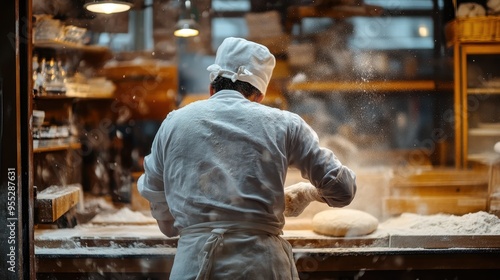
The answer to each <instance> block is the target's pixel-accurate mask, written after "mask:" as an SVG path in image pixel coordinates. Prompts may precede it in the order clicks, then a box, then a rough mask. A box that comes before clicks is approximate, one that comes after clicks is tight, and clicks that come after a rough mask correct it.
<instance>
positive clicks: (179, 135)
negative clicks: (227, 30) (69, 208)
mask: <svg viewBox="0 0 500 280" xmlns="http://www.w3.org/2000/svg"><path fill="white" fill-rule="evenodd" d="M275 63H276V61H275V58H274V56H273V55H272V54H271V53H270V52H269V50H268V49H267V48H266V47H265V46H262V45H260V44H257V43H254V42H251V41H247V40H245V39H241V38H233V37H231V38H226V39H225V40H224V41H223V42H222V44H221V45H220V47H219V48H218V50H217V54H216V57H215V64H213V65H210V66H209V67H208V68H207V70H208V71H209V72H210V81H211V83H210V88H209V90H210V98H208V99H207V100H201V101H196V102H193V103H191V104H189V105H187V106H185V107H183V108H181V109H178V110H175V111H172V112H170V113H169V114H168V116H167V117H166V118H165V120H164V121H163V123H162V124H161V126H160V128H159V130H158V132H157V134H156V136H155V139H154V140H153V143H152V147H151V153H150V154H149V155H148V156H146V157H145V159H144V174H143V175H142V176H141V177H140V178H139V180H138V184H137V185H138V190H139V192H140V194H141V195H142V196H143V197H145V198H146V199H148V200H149V201H150V204H151V213H152V216H153V217H154V218H155V219H156V220H157V221H158V226H159V228H160V230H161V231H162V232H163V233H164V234H165V235H167V236H176V235H178V234H179V235H180V238H179V241H178V247H177V253H176V255H175V260H174V264H173V268H172V271H171V275H170V279H266V280H267V279H299V278H298V273H297V270H296V267H295V263H294V260H293V256H292V248H291V246H290V244H289V243H288V242H287V241H286V240H284V239H283V238H282V237H281V236H280V235H281V234H282V228H283V226H284V223H285V218H284V216H285V215H284V213H286V214H287V215H290V216H294V215H298V214H300V212H302V210H303V209H304V208H305V206H307V205H308V204H309V203H310V202H311V201H313V200H317V201H321V202H325V203H327V204H328V205H330V206H332V207H342V206H345V205H347V204H349V203H350V202H351V201H352V199H353V197H354V195H355V192H356V183H355V174H354V173H353V172H352V171H351V170H350V169H349V168H347V167H346V166H344V165H342V163H341V162H339V160H338V159H337V157H336V156H335V155H334V153H333V152H332V151H331V150H329V149H326V148H322V147H320V146H319V143H318V137H317V134H316V133H315V132H314V131H313V130H312V129H311V127H309V126H308V125H307V124H306V122H305V121H304V120H303V119H302V118H300V117H299V116H298V115H297V114H294V113H291V112H288V111H284V110H279V109H276V108H271V107H268V106H265V105H262V104H260V102H261V101H262V100H263V98H264V96H265V93H266V89H267V86H268V84H269V80H270V78H271V75H272V72H273V69H274V66H275ZM289 166H292V167H296V168H298V169H299V170H300V171H301V174H302V176H303V177H304V178H305V179H308V180H309V181H310V182H311V184H299V185H296V186H291V187H289V188H286V189H287V191H286V194H285V188H284V182H285V177H286V174H287V170H288V167H289ZM285 197H286V198H285ZM285 201H286V203H285Z"/></svg>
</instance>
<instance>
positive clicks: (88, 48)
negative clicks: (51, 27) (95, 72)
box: [33, 40, 110, 53]
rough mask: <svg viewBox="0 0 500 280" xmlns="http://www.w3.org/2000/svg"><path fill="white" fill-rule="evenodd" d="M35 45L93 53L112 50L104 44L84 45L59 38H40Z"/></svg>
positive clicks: (37, 46)
mask: <svg viewBox="0 0 500 280" xmlns="http://www.w3.org/2000/svg"><path fill="white" fill-rule="evenodd" d="M33 45H34V47H36V48H51V49H56V50H63V49H67V50H75V51H84V52H93V53H107V52H110V50H109V49H108V48H106V47H103V46H96V45H82V44H76V43H71V42H65V41H58V40H39V41H35V42H34V44H33Z"/></svg>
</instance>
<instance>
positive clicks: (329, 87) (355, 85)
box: [288, 80, 448, 93]
mask: <svg viewBox="0 0 500 280" xmlns="http://www.w3.org/2000/svg"><path fill="white" fill-rule="evenodd" d="M445 88H448V86H447V85H446V83H442V84H441V83H437V82H436V81H433V80H412V81H368V82H362V81H352V82H332V81H312V82H302V83H291V84H290V85H288V90H290V91H295V90H303V91H311V92H332V91H340V92H363V93H377V92H412V91H434V90H438V89H445Z"/></svg>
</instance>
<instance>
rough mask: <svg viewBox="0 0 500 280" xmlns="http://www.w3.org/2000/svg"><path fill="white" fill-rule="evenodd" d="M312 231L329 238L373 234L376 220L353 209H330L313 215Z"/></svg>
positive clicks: (376, 225) (376, 224)
mask: <svg viewBox="0 0 500 280" xmlns="http://www.w3.org/2000/svg"><path fill="white" fill-rule="evenodd" d="M312 227H313V231H314V232H316V233H318V234H323V235H329V236H337V237H344V236H347V237H349V236H361V235H367V234H370V233H372V232H374V231H375V230H376V229H377V227H378V219H377V218H375V217H373V216H372V215H370V214H368V213H366V212H363V211H360V210H354V209H330V210H326V211H322V212H319V213H317V214H316V215H314V217H313V220H312Z"/></svg>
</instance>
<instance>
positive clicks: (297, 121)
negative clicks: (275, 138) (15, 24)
mask: <svg viewBox="0 0 500 280" xmlns="http://www.w3.org/2000/svg"><path fill="white" fill-rule="evenodd" d="M288 133H289V134H290V135H289V143H288V144H289V146H288V155H289V157H288V160H289V165H290V166H293V167H296V168H298V169H299V170H300V171H301V175H302V177H304V178H305V179H308V180H309V181H310V182H311V184H313V185H314V186H315V187H316V188H318V192H319V194H320V195H321V197H322V198H323V199H324V200H325V202H326V203H327V204H328V205H329V206H331V207H344V206H346V205H349V204H350V203H351V201H352V200H353V199H354V196H355V194H356V188H357V187H356V175H355V173H354V172H353V171H352V170H350V169H349V168H348V167H347V166H344V165H343V164H342V163H341V162H340V161H339V160H338V158H337V157H336V156H335V154H334V153H333V151H331V150H329V149H327V148H324V147H321V146H320V145H319V139H318V136H317V134H316V132H314V130H313V129H312V128H311V127H310V126H309V125H308V124H307V123H306V122H305V121H304V120H303V119H302V118H300V116H298V115H296V114H292V119H291V125H290V128H289V131H288Z"/></svg>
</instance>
